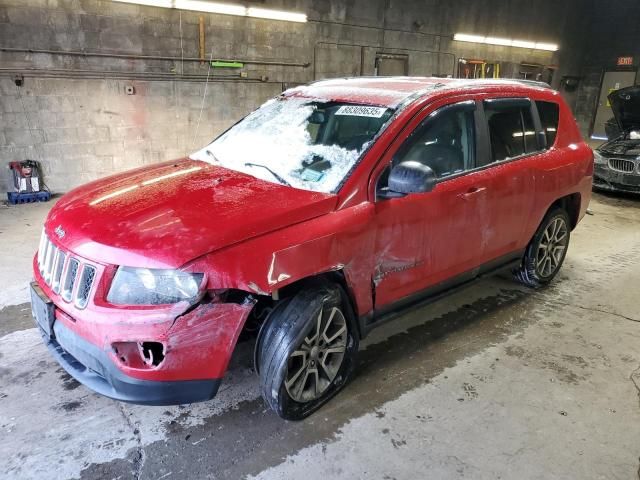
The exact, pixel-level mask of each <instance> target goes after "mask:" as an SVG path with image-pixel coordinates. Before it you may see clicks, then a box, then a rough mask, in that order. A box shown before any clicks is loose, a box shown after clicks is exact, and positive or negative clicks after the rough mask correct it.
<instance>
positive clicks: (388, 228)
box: [373, 100, 489, 315]
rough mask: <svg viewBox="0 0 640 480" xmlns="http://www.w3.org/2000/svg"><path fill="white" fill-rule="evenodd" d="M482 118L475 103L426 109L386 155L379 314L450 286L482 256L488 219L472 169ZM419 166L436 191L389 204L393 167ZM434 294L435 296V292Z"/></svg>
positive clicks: (379, 223) (381, 181)
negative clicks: (430, 172)
mask: <svg viewBox="0 0 640 480" xmlns="http://www.w3.org/2000/svg"><path fill="white" fill-rule="evenodd" d="M477 116H478V113H477V111H476V103H475V101H473V100H467V101H463V102H457V103H453V104H448V105H443V106H440V107H438V108H436V109H435V110H433V108H430V107H427V109H425V110H423V112H421V113H420V114H418V115H417V116H416V117H415V118H414V119H413V120H412V121H411V122H410V123H409V124H408V125H407V127H406V128H405V130H404V132H403V133H402V134H400V135H399V136H398V138H397V139H396V141H395V143H394V144H393V145H392V147H391V148H390V149H389V150H388V151H387V154H386V155H385V158H383V160H382V161H383V162H385V163H386V168H385V169H384V170H383V171H382V174H381V175H380V177H379V178H378V180H377V184H376V189H377V190H376V191H377V192H378V194H377V198H376V204H375V205H376V213H375V214H376V227H377V228H376V243H375V252H376V253H375V255H376V257H375V259H376V261H375V272H374V274H373V284H374V289H375V297H374V302H375V303H374V312H375V314H376V315H379V314H382V313H385V311H386V310H387V309H392V307H393V308H395V307H397V306H398V302H400V303H402V302H407V303H409V302H411V301H413V300H414V299H416V298H417V297H419V296H420V295H422V294H428V293H429V292H431V291H435V290H437V289H439V288H445V287H446V286H447V285H448V282H449V281H452V279H453V278H456V277H457V280H464V278H461V277H459V276H460V275H462V274H466V275H467V276H471V277H472V276H473V275H474V272H472V270H473V269H474V268H475V267H477V266H478V265H479V263H480V259H481V256H482V245H481V240H480V239H481V232H482V230H483V228H486V227H487V226H486V224H485V223H486V220H487V218H488V213H489V212H488V210H487V198H486V187H485V186H484V184H483V176H482V174H480V172H470V170H473V168H474V166H475V158H476V144H477V142H476V139H477V137H478V135H477V133H478V131H477V125H479V124H480V122H478V121H477V120H478V118H477ZM408 160H412V161H418V162H421V163H423V164H425V165H427V166H429V167H430V168H431V169H432V170H433V171H434V172H435V173H436V175H437V183H436V185H435V187H434V188H433V190H432V191H430V192H426V193H412V194H408V195H405V196H399V197H397V198H391V197H392V196H393V194H391V195H390V194H389V192H387V191H386V190H385V187H386V184H387V181H388V176H389V172H390V170H391V168H393V166H394V165H397V164H398V163H400V162H403V161H408ZM434 293H435V292H434Z"/></svg>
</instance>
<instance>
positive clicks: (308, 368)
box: [285, 306, 348, 403]
mask: <svg viewBox="0 0 640 480" xmlns="http://www.w3.org/2000/svg"><path fill="white" fill-rule="evenodd" d="M347 340H348V332H347V321H346V319H345V317H344V314H343V313H342V311H340V309H339V308H338V307H333V308H331V309H325V307H324V306H323V307H322V308H321V309H320V313H319V314H318V316H317V317H316V319H315V321H314V325H313V328H312V329H311V332H309V335H307V336H306V337H305V339H304V340H303V342H302V344H301V345H300V346H299V347H298V348H297V349H296V350H295V351H294V352H293V353H292V354H291V355H290V356H289V359H288V361H287V375H286V377H285V378H286V379H285V388H286V389H287V393H288V394H289V396H290V397H291V398H292V399H293V400H295V401H296V402H300V403H305V402H310V401H312V400H315V399H317V398H319V397H320V396H321V395H322V394H323V393H324V392H325V391H326V390H327V389H328V388H329V386H330V385H331V383H332V382H333V381H334V379H335V378H336V375H337V374H338V372H339V371H340V367H341V366H342V361H343V359H344V355H345V350H346V348H347Z"/></svg>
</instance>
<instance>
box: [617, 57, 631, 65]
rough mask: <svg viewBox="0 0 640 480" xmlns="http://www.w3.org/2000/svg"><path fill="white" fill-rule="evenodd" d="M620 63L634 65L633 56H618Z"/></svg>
mask: <svg viewBox="0 0 640 480" xmlns="http://www.w3.org/2000/svg"><path fill="white" fill-rule="evenodd" d="M618 65H633V57H618Z"/></svg>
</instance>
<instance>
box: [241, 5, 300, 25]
mask: <svg viewBox="0 0 640 480" xmlns="http://www.w3.org/2000/svg"><path fill="white" fill-rule="evenodd" d="M247 16H248V17H257V18H269V19H271V20H286V21H289V22H306V21H307V16H306V15H305V14H304V13H294V12H283V11H281V10H268V9H266V8H255V7H249V8H247Z"/></svg>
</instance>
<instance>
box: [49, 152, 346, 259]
mask: <svg viewBox="0 0 640 480" xmlns="http://www.w3.org/2000/svg"><path fill="white" fill-rule="evenodd" d="M335 205H336V196H335V195H330V194H324V193H317V192H310V191H306V190H298V189H295V188H291V187H286V186H283V185H279V184H275V183H270V182H266V181H264V180H259V179H257V178H254V177H252V176H249V175H245V174H243V173H239V172H235V171H231V170H227V169H225V168H221V167H215V166H212V165H210V164H208V163H204V162H200V161H195V160H189V159H182V160H177V161H173V162H168V163H163V164H159V165H154V166H150V167H143V168H139V169H137V170H132V171H129V172H126V173H122V174H119V175H115V176H112V177H107V178H104V179H101V180H97V181H95V182H92V183H89V184H87V185H84V186H82V187H79V188H77V189H75V190H73V191H71V192H69V193H68V194H66V195H65V196H64V197H62V199H60V201H59V202H58V203H57V204H56V206H55V207H54V208H53V209H52V210H51V212H50V213H49V216H48V218H47V221H46V223H45V229H46V231H47V234H48V235H49V237H50V238H52V239H54V240H55V241H57V242H58V243H59V244H61V245H62V246H63V247H64V248H67V249H69V250H71V251H72V252H75V253H77V254H78V255H81V256H83V257H85V258H88V259H90V260H94V261H97V262H101V263H108V264H114V265H129V266H139V267H149V268H163V267H164V268H176V267H180V266H182V265H184V264H185V263H187V262H188V261H190V260H193V259H194V258H197V257H199V256H201V255H204V254H205V253H208V252H211V251H213V250H217V249H219V248H222V247H225V246H228V245H232V244H234V243H237V242H241V241H243V240H247V239H249V238H252V237H255V236H258V235H261V234H264V233H268V232H271V231H273V230H277V229H279V228H282V227H286V226H288V225H292V224H294V223H298V222H302V221H304V220H308V219H310V218H314V217H317V216H320V215H323V214H326V213H328V212H330V211H332V210H333V209H334V208H335Z"/></svg>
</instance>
